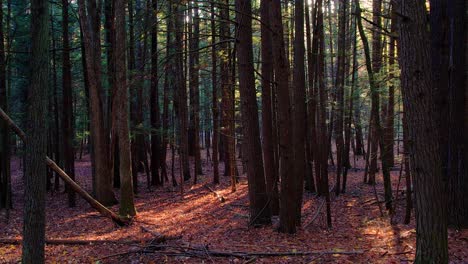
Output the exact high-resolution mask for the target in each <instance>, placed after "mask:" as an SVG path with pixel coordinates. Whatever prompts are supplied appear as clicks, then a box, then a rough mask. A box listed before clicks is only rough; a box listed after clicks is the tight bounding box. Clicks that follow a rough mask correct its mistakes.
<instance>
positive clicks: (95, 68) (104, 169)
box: [78, 0, 116, 205]
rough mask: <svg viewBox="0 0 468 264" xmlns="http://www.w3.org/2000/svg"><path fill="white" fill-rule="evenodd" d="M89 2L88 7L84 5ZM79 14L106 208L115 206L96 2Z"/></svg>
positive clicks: (100, 196) (98, 186)
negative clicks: (104, 106) (103, 101)
mask: <svg viewBox="0 0 468 264" xmlns="http://www.w3.org/2000/svg"><path fill="white" fill-rule="evenodd" d="M85 2H86V3H85ZM78 7H79V8H78V11H79V18H80V23H81V26H82V31H83V38H84V48H85V50H86V52H85V55H86V74H87V77H88V78H87V80H88V85H89V101H90V104H89V107H90V108H89V115H90V120H91V123H90V130H91V140H92V147H93V151H92V153H93V155H92V156H93V157H94V162H93V163H94V171H95V181H94V185H95V195H96V198H97V200H98V201H99V202H101V203H102V204H104V205H113V204H115V203H116V199H115V195H114V192H113V190H112V175H111V173H110V172H111V167H110V165H111V163H110V160H109V149H110V148H109V136H108V134H109V133H108V131H106V130H107V129H106V127H105V122H104V112H103V105H102V85H101V63H100V61H101V51H100V48H101V45H100V35H99V31H100V23H99V18H100V15H99V12H98V10H99V8H98V6H97V2H96V1H95V0H79V1H78Z"/></svg>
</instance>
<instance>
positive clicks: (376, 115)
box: [369, 0, 382, 184]
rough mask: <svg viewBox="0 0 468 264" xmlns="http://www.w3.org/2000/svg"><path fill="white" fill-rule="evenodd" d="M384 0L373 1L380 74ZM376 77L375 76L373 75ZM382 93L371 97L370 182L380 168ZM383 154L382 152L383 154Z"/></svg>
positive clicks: (374, 46) (374, 51)
mask: <svg viewBox="0 0 468 264" xmlns="http://www.w3.org/2000/svg"><path fill="white" fill-rule="evenodd" d="M381 10H382V0H373V1H372V13H373V14H372V23H373V31H372V71H373V73H374V74H378V73H379V72H380V69H381V68H382V40H381V35H380V28H381V24H382V18H381V15H382V14H381ZM373 78H374V77H373ZM379 87H380V85H379V84H378V83H376V87H375V88H376V89H379ZM379 107H380V94H379V93H378V92H376V94H375V95H374V96H373V97H372V98H371V112H372V118H371V119H370V123H369V133H371V137H370V139H371V142H370V153H369V155H370V156H369V157H370V165H369V184H375V174H376V173H377V170H378V168H377V167H378V165H377V160H378V147H379V145H378V144H379V136H378V133H377V126H378V125H380V124H377V122H379V121H380V111H379ZM381 155H382V154H381Z"/></svg>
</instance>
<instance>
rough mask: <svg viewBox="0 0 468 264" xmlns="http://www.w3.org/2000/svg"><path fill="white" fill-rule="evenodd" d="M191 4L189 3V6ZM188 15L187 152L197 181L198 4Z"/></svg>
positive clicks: (199, 159) (199, 162)
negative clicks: (193, 164) (188, 89)
mask: <svg viewBox="0 0 468 264" xmlns="http://www.w3.org/2000/svg"><path fill="white" fill-rule="evenodd" d="M190 6H191V5H190V4H189V7H190ZM190 8H191V9H190V10H189V12H190V14H191V15H190V17H192V18H193V20H192V24H189V27H190V30H189V31H190V32H191V34H190V35H191V36H190V38H189V40H190V56H189V75H190V77H189V83H190V84H189V88H190V126H189V137H190V139H191V140H190V142H189V153H190V154H193V155H192V156H194V160H195V173H194V178H193V179H194V180H193V181H194V183H196V182H197V175H199V174H200V175H201V174H203V170H202V166H201V156H200V87H199V86H200V74H199V70H200V53H199V52H198V49H199V46H200V15H199V14H198V11H199V9H198V4H197V3H196V2H194V3H193V6H192V7H190Z"/></svg>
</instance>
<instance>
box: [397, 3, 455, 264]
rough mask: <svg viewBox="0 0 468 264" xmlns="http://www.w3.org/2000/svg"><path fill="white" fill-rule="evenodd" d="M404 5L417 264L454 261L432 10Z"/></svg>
mask: <svg viewBox="0 0 468 264" xmlns="http://www.w3.org/2000/svg"><path fill="white" fill-rule="evenodd" d="M398 4H399V6H398V7H399V8H398V9H397V12H398V13H399V14H400V15H399V16H400V17H399V25H400V27H399V28H400V30H399V38H398V40H399V46H400V50H399V55H400V66H401V87H402V95H403V103H404V109H405V118H408V119H407V122H408V142H410V144H408V152H409V155H410V159H411V174H412V176H413V184H414V194H415V205H416V206H415V212H416V234H417V236H416V258H415V263H448V250H447V218H446V217H447V205H446V195H445V188H444V183H443V172H442V160H441V152H440V151H439V150H440V142H439V138H438V128H437V124H436V123H435V119H434V117H435V116H436V115H437V111H438V109H437V108H436V104H435V99H436V98H434V94H433V88H434V87H433V85H434V84H433V81H432V80H431V61H430V58H431V54H430V46H429V45H430V42H429V33H428V31H427V28H428V27H427V12H426V7H425V2H424V1H398ZM431 8H432V5H431ZM433 55H434V54H433Z"/></svg>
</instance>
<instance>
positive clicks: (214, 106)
mask: <svg viewBox="0 0 468 264" xmlns="http://www.w3.org/2000/svg"><path fill="white" fill-rule="evenodd" d="M211 35H212V36H211V38H212V40H211V44H212V48H211V68H212V69H211V78H212V80H211V89H212V101H211V102H212V106H211V107H212V112H213V151H212V156H213V157H212V160H213V183H214V184H219V161H218V139H219V129H218V126H219V125H218V123H219V121H218V93H217V90H218V85H217V71H216V70H217V59H216V56H217V55H216V45H215V43H216V23H215V3H214V2H211Z"/></svg>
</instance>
